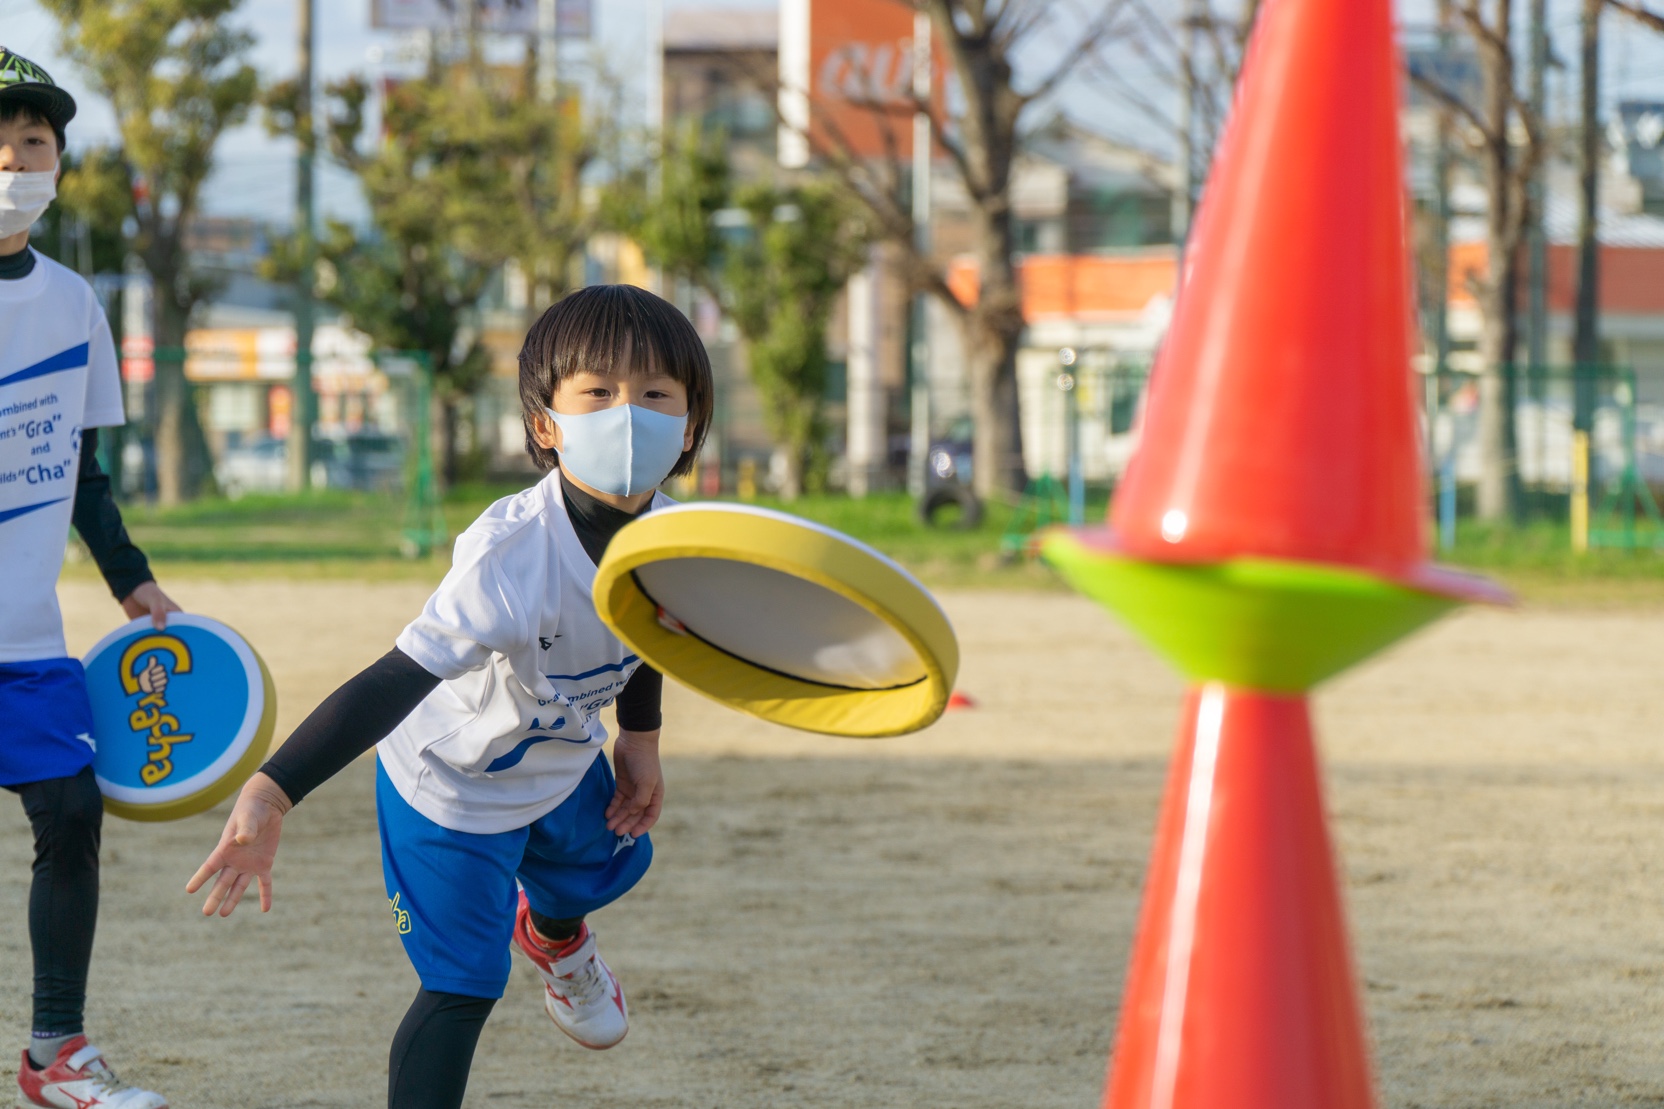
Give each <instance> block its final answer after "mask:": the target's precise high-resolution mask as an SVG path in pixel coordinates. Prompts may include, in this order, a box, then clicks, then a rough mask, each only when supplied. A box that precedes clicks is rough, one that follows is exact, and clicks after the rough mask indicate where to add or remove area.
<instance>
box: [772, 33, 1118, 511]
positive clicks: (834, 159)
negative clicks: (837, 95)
mask: <svg viewBox="0 0 1664 1109" xmlns="http://www.w3.org/2000/svg"><path fill="white" fill-rule="evenodd" d="M897 3H902V4H906V5H907V6H909V7H913V8H914V9H915V10H916V11H919V12H923V13H925V14H926V15H927V16H928V17H929V19H930V24H931V27H932V29H933V31H934V33H935V40H936V42H938V43H939V44H940V45H941V47H942V49H943V50H944V52H945V61H946V64H947V68H948V69H950V70H951V72H952V73H953V75H954V76H955V77H956V78H957V81H958V86H959V90H960V95H961V97H962V105H961V108H962V112H961V114H958V115H956V116H955V117H954V118H953V119H952V120H951V121H950V120H948V119H946V118H944V116H943V114H942V113H941V111H940V110H939V106H938V105H937V104H934V103H930V102H927V101H925V100H923V99H921V98H914V99H911V100H903V101H899V102H898V101H895V100H885V101H880V100H876V99H875V100H872V101H870V102H865V101H858V102H857V105H858V106H859V107H862V108H864V109H866V110H868V111H870V112H872V113H873V114H874V115H875V116H876V117H877V119H878V121H879V124H880V131H881V133H882V135H883V137H884V142H885V144H886V145H887V147H888V155H887V156H886V157H881V158H868V157H862V156H861V155H859V154H858V153H856V147H855V145H854V144H853V143H852V142H850V141H849V140H848V137H847V136H846V135H844V134H843V133H841V132H840V130H839V129H838V128H837V127H836V126H835V125H833V124H830V123H829V122H828V121H825V120H817V121H816V124H815V125H814V126H813V127H811V128H810V129H809V130H808V132H807V133H806V136H805V137H806V139H807V141H808V143H809V146H810V149H811V151H812V153H813V154H814V155H815V156H816V158H817V159H818V160H819V162H820V163H821V164H822V165H823V166H825V167H827V168H828V169H830V170H831V171H833V174H834V176H835V177H836V179H837V180H838V181H839V182H840V183H841V184H842V185H843V187H844V188H845V189H847V191H848V192H849V193H850V194H851V195H852V196H854V197H856V198H857V199H858V200H859V201H860V203H861V204H862V205H863V206H864V207H865V208H866V209H867V210H868V211H869V212H870V214H871V216H872V224H873V226H874V228H875V229H876V233H877V234H878V236H879V237H880V238H881V239H883V240H885V241H886V242H887V243H889V244H890V246H891V247H892V250H893V252H894V255H895V256H896V258H897V265H898V268H899V269H900V271H901V273H902V275H903V277H904V278H905V279H906V281H907V283H908V284H909V286H910V287H911V288H912V289H913V290H914V291H915V292H924V293H928V294H930V295H932V296H934V297H935V298H936V299H937V300H938V301H940V302H941V303H942V304H943V305H944V306H946V308H947V309H948V311H949V313H950V314H951V316H952V317H953V318H954V319H955V320H956V321H957V323H958V325H959V328H960V332H961V335H962V337H963V340H964V350H965V352H966V360H967V362H968V364H969V371H970V382H971V406H972V416H973V417H974V420H975V425H976V431H975V442H974V454H975V482H976V488H977V492H978V493H979V494H981V495H982V496H994V495H998V494H1001V493H1006V492H1015V491H1019V490H1020V489H1021V488H1022V484H1023V468H1022V455H1021V451H1020V444H1019V438H1018V423H1017V372H1016V358H1017V349H1018V346H1019V344H1020V342H1021V339H1022V334H1023V329H1024V326H1025V324H1024V320H1023V310H1022V294H1021V289H1020V287H1019V285H1018V275H1017V265H1016V261H1015V259H1014V257H1013V254H1014V231H1013V227H1012V195H1011V193H1012V181H1013V176H1014V170H1015V167H1016V162H1017V157H1018V153H1019V151H1020V150H1021V148H1022V131H1021V123H1022V120H1023V117H1024V114H1025V111H1026V110H1027V109H1028V108H1029V107H1030V105H1032V104H1034V103H1035V102H1036V101H1038V100H1041V99H1043V98H1044V97H1046V96H1047V95H1049V94H1050V93H1051V92H1053V91H1054V90H1055V89H1057V87H1058V86H1059V85H1060V84H1061V83H1062V82H1063V81H1065V80H1066V79H1067V78H1068V77H1069V76H1070V74H1072V73H1074V72H1075V71H1076V70H1077V68H1078V67H1079V66H1080V65H1081V63H1082V62H1084V61H1085V60H1086V59H1088V58H1089V57H1091V56H1092V55H1093V54H1094V53H1095V52H1096V50H1097V49H1098V47H1099V46H1100V44H1102V43H1103V42H1104V41H1105V40H1106V39H1108V38H1109V37H1110V36H1111V35H1113V34H1115V33H1117V31H1118V29H1119V27H1120V26H1121V23H1122V20H1123V17H1124V16H1126V15H1127V13H1128V12H1129V10H1130V8H1131V7H1132V6H1133V4H1134V0H1103V2H1102V3H1099V4H1098V5H1097V7H1098V11H1097V12H1096V14H1091V13H1089V12H1087V11H1084V10H1082V9H1080V8H1079V7H1078V6H1077V5H1076V4H1075V3H1073V2H1072V0H1052V2H1050V3H1048V2H1046V0H914V2H913V3H908V0H897ZM1060 21H1067V22H1068V23H1069V24H1070V26H1072V27H1073V28H1074V34H1073V36H1072V37H1073V44H1072V45H1071V46H1070V47H1069V48H1068V49H1066V50H1065V51H1064V52H1063V56H1062V57H1061V58H1060V59H1059V60H1058V61H1057V62H1056V64H1055V65H1054V66H1053V67H1052V68H1051V69H1050V70H1049V71H1048V72H1046V73H1045V74H1044V75H1042V76H1040V77H1039V79H1038V80H1035V81H1032V82H1024V83H1023V85H1024V87H1019V82H1018V81H1017V79H1016V75H1015V72H1014V67H1013V61H1012V59H1013V56H1014V54H1015V53H1016V52H1017V51H1018V50H1019V49H1020V48H1021V46H1022V44H1023V43H1024V42H1026V41H1028V40H1029V39H1030V38H1031V37H1032V36H1033V35H1034V34H1036V33H1037V32H1038V31H1040V30H1041V29H1042V28H1046V27H1055V26H1057V25H1058V24H1059V22H1060ZM915 112H923V113H926V114H927V115H928V117H929V120H930V137H931V141H932V142H933V143H935V144H937V146H938V147H939V148H940V149H941V150H942V151H943V152H944V154H945V155H946V158H947V161H948V163H949V164H950V165H951V166H952V169H953V173H954V175H955V176H956V177H957V178H958V180H959V183H960V184H961V186H962V187H963V190H964V193H965V195H966V196H967V197H968V198H969V202H970V207H971V216H972V223H973V225H974V229H975V248H974V251H973V253H974V255H975V258H976V262H977V278H978V287H977V293H976V296H975V298H974V299H972V300H970V302H969V303H963V302H961V301H960V299H959V298H958V297H957V296H956V295H955V293H954V291H953V290H952V288H950V286H949V284H948V274H947V271H946V269H945V267H944V266H943V265H942V264H941V263H940V262H939V261H938V260H936V259H935V258H933V257H931V256H930V255H929V254H928V253H927V252H925V251H923V250H921V249H920V248H919V245H918V237H917V235H916V228H915V226H914V222H913V215H912V211H911V209H910V207H909V205H908V203H907V199H906V197H905V196H904V193H903V188H902V184H903V182H904V180H905V178H904V174H903V165H904V159H903V158H902V157H901V155H900V152H901V149H902V144H901V139H900V136H901V135H902V134H903V133H904V132H905V131H906V129H907V127H908V125H909V122H908V121H909V120H910V119H911V118H912V116H913V114H914V113H915ZM782 122H784V123H786V124H787V125H788V126H791V125H793V123H792V121H790V120H786V119H785V118H784V116H782Z"/></svg>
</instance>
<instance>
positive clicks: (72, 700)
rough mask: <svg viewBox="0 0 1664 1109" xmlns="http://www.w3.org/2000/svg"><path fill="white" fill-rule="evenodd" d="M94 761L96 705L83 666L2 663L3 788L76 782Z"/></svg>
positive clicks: (60, 662)
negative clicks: (53, 781)
mask: <svg viewBox="0 0 1664 1109" xmlns="http://www.w3.org/2000/svg"><path fill="white" fill-rule="evenodd" d="M92 756H93V740H92V703H91V702H90V701H88V700H87V675H86V672H85V671H83V670H82V669H81V663H80V662H79V661H78V660H76V659H72V658H52V659H42V660H41V661H38V662H0V786H20V785H25V784H27V783H29V782H44V781H46V780H47V779H48V778H72V777H74V776H75V775H76V774H79V773H80V772H81V770H82V768H84V767H86V766H87V765H89V764H90V763H91V762H92Z"/></svg>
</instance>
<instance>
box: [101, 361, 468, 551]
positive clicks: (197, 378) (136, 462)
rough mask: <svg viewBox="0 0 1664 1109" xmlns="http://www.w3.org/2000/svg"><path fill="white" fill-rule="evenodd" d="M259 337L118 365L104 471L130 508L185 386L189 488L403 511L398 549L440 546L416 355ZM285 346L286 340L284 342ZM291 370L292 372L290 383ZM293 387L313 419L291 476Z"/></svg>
mask: <svg viewBox="0 0 1664 1109" xmlns="http://www.w3.org/2000/svg"><path fill="white" fill-rule="evenodd" d="M266 338H267V336H266V335H265V334H263V333H261V332H259V331H253V330H251V331H249V332H247V333H236V332H233V333H231V334H230V335H229V336H225V335H220V336H216V341H215V342H214V343H200V344H199V343H192V344H191V345H190V346H189V347H185V348H178V347H175V348H158V349H155V350H153V351H135V350H133V349H131V348H130V349H129V350H128V351H126V352H125V353H124V357H123V359H122V378H123V392H124V396H125V400H126V411H127V420H128V422H127V425H126V426H125V427H124V428H120V429H113V430H112V431H111V432H109V433H107V434H106V435H105V436H104V438H103V439H102V441H101V443H100V451H101V453H102V455H103V457H102V459H101V461H103V462H104V464H105V467H106V469H107V470H108V471H109V472H110V473H111V475H112V477H113V479H114V482H115V485H116V487H117V488H118V489H119V490H120V491H121V493H122V495H123V496H124V497H125V498H128V499H138V500H149V499H152V498H154V497H156V496H157V494H158V492H159V490H160V486H161V482H160V481H159V467H160V466H162V465H165V464H166V457H167V454H168V452H166V451H164V450H162V449H161V447H162V444H161V443H160V442H159V439H160V436H161V435H162V434H163V433H162V427H163V421H162V418H161V416H162V413H161V400H160V397H161V393H162V389H163V387H164V385H165V383H166V381H167V380H168V379H169V378H170V377H171V378H172V379H173V380H176V381H178V380H182V381H183V388H184V390H185V394H186V396H187V397H188V398H189V408H190V415H191V416H193V417H194V421H192V420H189V419H187V420H186V421H184V422H183V424H182V426H181V429H180V431H179V432H178V434H179V436H180V439H181V442H180V444H179V446H178V450H179V451H180V452H181V454H182V455H183V457H184V458H185V462H184V466H185V467H186V469H187V470H189V471H190V472H191V473H190V476H191V479H192V481H191V484H193V485H194V486H195V487H196V488H198V489H199V490H217V491H218V492H219V493H220V494H222V495H224V496H225V497H228V498H230V499H233V500H236V499H240V498H242V497H245V496H248V495H250V494H263V493H286V492H294V491H295V490H296V489H297V488H298V487H299V486H300V485H301V484H302V482H301V481H300V480H298V479H300V478H301V477H302V471H304V485H305V486H306V487H308V488H310V489H313V490H343V491H353V492H360V493H369V494H374V495H376V496H378V497H387V498H398V499H402V500H403V501H404V503H405V511H404V516H403V523H402V527H401V529H400V539H399V546H400V548H401V550H402V551H403V552H404V553H405V554H407V555H412V556H416V555H423V554H426V553H427V552H428V551H430V550H432V549H434V548H435V547H436V546H438V545H440V544H442V543H443V542H444V541H445V539H446V530H445V525H444V521H443V517H442V515H441V513H440V506H439V491H438V484H437V480H436V477H435V464H434V459H435V451H434V445H433V432H432V429H433V426H434V421H433V418H432V411H433V406H434V400H433V370H432V359H431V357H430V356H429V355H428V354H427V353H426V352H424V351H414V352H383V351H372V350H369V349H364V348H359V349H353V350H347V351H323V352H314V353H300V354H299V355H297V354H296V353H295V352H294V351H293V350H292V349H284V346H283V345H282V344H281V343H277V342H273V343H271V344H270V346H269V347H268V346H267V345H265V343H264V340H266ZM291 345H292V339H291ZM297 371H298V373H297ZM297 378H299V379H304V380H308V381H309V383H310V389H311V393H312V398H313V405H312V407H313V420H312V423H311V428H310V434H309V435H308V437H307V441H306V459H305V465H304V466H303V467H299V468H297V466H296V464H295V463H293V462H292V461H291V457H290V452H291V450H292V448H293V447H294V445H295V443H296V437H295V434H294V429H295V422H296V419H297V415H298V414H297V405H296V393H295V389H296V385H295V382H296V381H297Z"/></svg>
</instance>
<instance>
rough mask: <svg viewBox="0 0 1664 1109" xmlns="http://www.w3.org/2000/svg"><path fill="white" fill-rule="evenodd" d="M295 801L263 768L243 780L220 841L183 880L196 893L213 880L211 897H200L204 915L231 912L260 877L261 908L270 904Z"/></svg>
mask: <svg viewBox="0 0 1664 1109" xmlns="http://www.w3.org/2000/svg"><path fill="white" fill-rule="evenodd" d="M293 807H294V803H293V802H292V801H290V800H289V798H288V795H286V794H285V793H284V792H283V790H282V789H281V788H279V787H278V784H277V783H276V782H274V781H272V780H271V779H270V778H268V777H266V775H264V774H260V773H256V774H255V775H254V777H252V778H250V779H249V780H248V783H247V784H246V785H244V786H243V791H242V792H241V793H239V794H238V795H237V803H236V804H235V805H233V806H232V808H231V816H230V817H229V818H228V819H227V820H226V822H225V831H223V832H221V833H220V843H219V846H218V847H216V848H214V850H213V851H212V852H211V853H210V854H209V856H208V858H207V859H206V860H204V861H203V864H202V865H201V866H200V867H198V868H197V872H196V873H195V874H193V875H191V880H190V881H189V882H186V883H185V892H186V893H195V892H196V891H197V890H199V889H201V888H202V887H203V886H205V885H207V884H208V882H209V881H210V880H212V881H213V883H214V885H213V888H212V889H210V890H209V891H208V899H207V900H206V901H204V902H203V903H202V915H203V916H213V915H214V911H215V910H216V909H217V910H218V911H219V914H220V915H221V916H230V915H231V910H233V909H235V908H236V907H237V902H239V901H241V900H242V898H243V891H244V890H246V889H248V884H249V883H250V882H252V881H256V880H258V881H259V883H260V911H261V912H263V913H264V912H267V911H269V910H270V909H271V907H272V861H273V860H274V859H275V858H276V857H277V841H278V838H279V837H281V836H282V834H283V814H284V813H286V812H288V811H289V810H290V809H291V808H293Z"/></svg>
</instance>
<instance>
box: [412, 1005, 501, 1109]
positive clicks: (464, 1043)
mask: <svg viewBox="0 0 1664 1109" xmlns="http://www.w3.org/2000/svg"><path fill="white" fill-rule="evenodd" d="M496 1004H497V1000H496V998H492V997H465V996H463V995H462V994H458V993H431V992H429V991H428V990H417V991H416V1000H415V1001H412V1002H411V1003H410V1008H409V1009H408V1010H406V1011H405V1014H404V1020H403V1021H401V1022H400V1023H399V1030H398V1031H397V1032H396V1033H394V1034H393V1051H392V1054H391V1056H390V1057H389V1058H388V1061H387V1109H458V1107H459V1106H461V1105H462V1095H463V1092H464V1091H465V1090H467V1089H468V1070H469V1068H470V1067H472V1066H473V1064H474V1047H475V1046H476V1045H477V1044H478V1043H479V1042H480V1029H481V1028H484V1027H485V1018H486V1017H488V1016H490V1015H491V1007H492V1006H494V1005H496Z"/></svg>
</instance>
